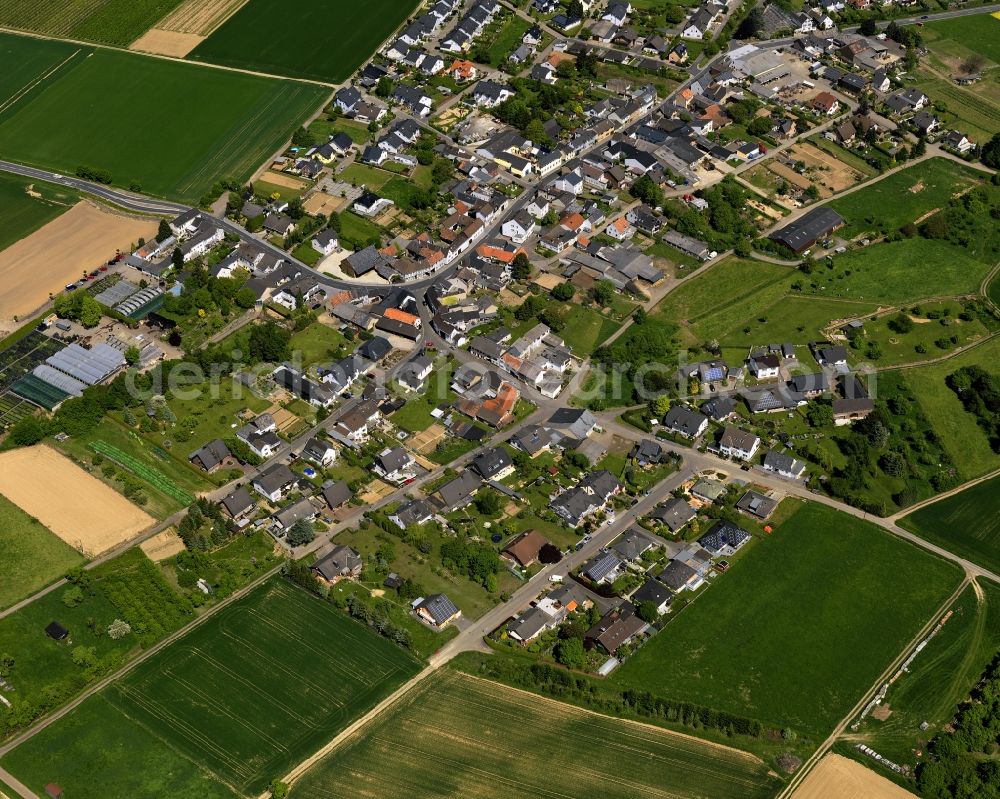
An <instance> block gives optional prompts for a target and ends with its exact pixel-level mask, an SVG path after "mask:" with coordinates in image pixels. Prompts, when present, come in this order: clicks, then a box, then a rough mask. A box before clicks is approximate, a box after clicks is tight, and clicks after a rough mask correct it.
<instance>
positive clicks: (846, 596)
mask: <svg viewBox="0 0 1000 799" xmlns="http://www.w3.org/2000/svg"><path fill="white" fill-rule="evenodd" d="M785 501H786V502H789V501H790V500H785ZM750 546H751V547H752V549H751V550H750V551H748V552H747V553H746V554H745V555H744V556H743V558H742V559H741V562H740V563H739V564H737V565H736V566H734V568H733V569H732V570H731V571H730V572H729V573H727V574H725V575H722V576H720V577H718V578H717V579H716V583H717V584H715V585H712V586H710V587H709V588H708V589H707V590H706V591H705V593H704V595H703V596H700V597H698V598H697V600H696V601H695V602H694V603H693V604H691V605H690V606H688V607H687V608H685V609H684V610H683V611H681V613H680V614H678V616H677V617H676V618H674V619H673V620H672V621H670V622H669V623H668V624H667V626H666V627H665V628H664V630H663V631H662V632H660V633H659V634H658V635H657V636H656V637H655V638H654V639H653V640H652V641H650V642H649V643H647V644H646V645H645V646H644V647H643V648H642V649H640V650H639V652H638V653H637V654H636V655H634V656H633V657H632V658H631V659H630V660H628V661H626V663H625V664H624V665H622V666H621V668H620V669H619V670H618V671H617V672H615V674H614V675H613V676H612V677H611V680H612V682H614V683H617V684H619V685H621V686H622V687H635V688H639V689H645V690H649V691H651V692H653V693H654V694H658V695H662V696H664V697H670V698H676V699H685V700H689V701H693V702H698V703H701V704H705V705H708V706H710V707H715V708H718V709H719V710H727V711H730V712H733V713H739V714H742V715H745V716H752V717H756V718H758V719H760V720H761V721H763V722H765V723H769V724H773V725H776V726H779V727H790V728H792V729H793V730H796V731H798V732H799V733H808V734H810V735H812V736H816V737H817V738H818V737H820V736H823V735H825V734H826V733H827V732H829V730H830V729H832V728H833V726H834V725H835V724H836V723H837V722H838V721H839V720H840V719H841V718H843V716H844V715H845V714H846V713H847V712H848V711H849V710H850V708H851V707H852V706H853V705H854V704H855V703H856V702H857V701H858V699H860V698H861V695H862V694H863V693H864V692H865V691H866V690H867V689H868V688H869V687H871V685H872V684H873V683H874V682H875V680H876V679H877V678H878V675H879V673H880V672H881V671H882V670H883V669H884V668H885V667H886V666H888V664H889V662H890V661H891V660H892V659H893V658H894V657H895V656H896V655H898V654H899V653H900V652H901V651H902V649H903V648H904V647H905V645H906V643H907V642H908V641H909V640H910V639H911V637H912V636H913V635H915V634H916V632H917V631H918V630H919V629H920V627H921V626H922V625H923V624H924V623H925V622H926V621H927V620H928V619H929V618H930V617H931V615H932V614H933V613H934V611H935V610H937V608H938V607H939V605H940V603H941V602H943V601H944V600H945V599H946V598H947V596H948V594H949V593H950V592H951V591H952V590H954V587H955V585H956V584H957V582H958V580H959V572H958V570H957V569H956V568H955V567H954V566H953V565H952V564H950V563H946V562H945V561H942V560H938V559H937V558H935V557H932V556H930V555H928V554H926V553H925V552H923V551H921V550H920V549H918V548H917V547H915V546H912V545H910V544H907V543H904V542H902V541H900V540H899V539H897V538H894V537H892V536H891V535H889V534H887V533H884V532H882V531H881V530H879V529H878V528H876V527H874V526H872V525H869V524H866V523H865V522H862V521H861V520H859V519H856V518H854V517H852V516H848V515H846V514H842V513H840V512H838V511H836V510H833V509H831V508H828V507H825V506H822V505H813V504H808V505H804V506H803V507H801V508H800V509H799V510H797V511H796V512H795V513H794V514H793V515H792V516H791V517H790V518H789V519H788V521H786V522H784V524H782V525H780V526H779V528H778V529H777V531H776V532H775V533H774V534H773V535H771V536H769V537H767V538H765V539H763V540H759V541H756V542H754V543H752V544H751V545H750ZM887 596H891V597H893V601H892V602H885V601H884V599H885V597H887Z"/></svg>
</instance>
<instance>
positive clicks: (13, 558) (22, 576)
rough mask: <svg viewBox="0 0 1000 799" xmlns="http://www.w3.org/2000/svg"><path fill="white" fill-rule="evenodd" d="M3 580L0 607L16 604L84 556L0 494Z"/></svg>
mask: <svg viewBox="0 0 1000 799" xmlns="http://www.w3.org/2000/svg"><path fill="white" fill-rule="evenodd" d="M0 552H3V575H4V576H3V580H2V581H0V609H2V608H6V607H9V606H10V605H13V604H14V603H15V602H17V601H18V600H20V599H23V598H24V597H26V596H28V595H29V594H31V593H32V592H34V591H37V590H38V589H39V588H42V587H43V586H45V585H47V584H49V583H50V582H52V581H53V580H55V579H56V578H58V577H61V576H62V575H63V574H65V573H66V572H67V571H69V570H70V569H72V568H73V567H74V566H79V565H80V564H81V563H83V556H82V555H81V554H80V553H79V552H77V551H76V550H75V549H73V547H71V546H70V545H69V544H67V543H66V542H64V541H62V540H61V539H60V538H59V537H58V536H56V535H53V534H52V533H51V532H50V531H49V530H47V529H45V527H44V526H43V525H42V524H41V523H40V522H39V521H38V520H37V519H33V518H32V517H31V516H29V515H28V514H26V513H25V512H24V511H22V510H21V509H20V508H19V507H17V505H15V504H14V503H13V502H10V501H9V500H8V499H6V498H5V497H2V496H0Z"/></svg>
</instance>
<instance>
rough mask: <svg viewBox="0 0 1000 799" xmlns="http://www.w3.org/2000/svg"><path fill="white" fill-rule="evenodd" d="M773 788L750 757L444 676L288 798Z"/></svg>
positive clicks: (621, 794)
mask: <svg viewBox="0 0 1000 799" xmlns="http://www.w3.org/2000/svg"><path fill="white" fill-rule="evenodd" d="M776 786H777V783H776V782H775V781H774V780H773V779H772V778H770V777H769V776H768V774H767V769H766V767H765V766H764V764H763V763H762V762H761V761H760V760H758V759H757V758H755V757H753V756H751V755H747V754H744V753H742V752H739V751H736V750H733V749H728V748H724V747H716V746H713V745H711V744H706V743H702V742H700V741H697V740H695V739H693V738H689V737H686V736H684V737H682V736H678V735H673V734H671V733H668V732H665V731H662V730H658V729H654V728H652V727H647V726H643V725H638V724H633V723H631V722H627V721H621V720H619V719H614V718H610V717H608V716H601V715H598V714H596V713H589V712H587V711H584V710H580V709H578V708H575V707H572V706H570V705H565V704H562V703H560V702H555V701H553V700H551V699H545V698H542V697H538V696H535V695H532V694H525V693H523V692H520V691H516V690H514V689H510V688H506V687H504V686H501V685H497V684H495V683H491V682H487V681H484V680H479V679H477V678H474V677H469V676H466V675H462V674H458V673H456V672H452V671H443V672H442V673H439V674H436V675H434V676H433V677H431V678H429V679H427V680H425V681H424V682H423V683H422V684H421V685H420V686H418V687H417V688H415V689H414V690H413V691H411V692H410V693H409V694H407V695H406V696H405V697H404V698H403V699H402V700H401V701H400V702H399V703H398V704H397V705H396V706H395V707H393V708H392V709H391V710H390V711H388V712H387V713H385V714H383V715H382V716H381V717H380V718H379V719H376V720H375V721H374V722H373V723H372V724H371V725H370V726H369V727H367V728H366V729H365V730H364V731H363V734H361V735H358V736H356V737H354V738H353V739H351V740H350V741H348V742H347V743H345V744H344V745H343V746H341V747H339V748H338V749H336V750H335V751H334V752H333V753H331V754H330V755H329V756H327V757H326V758H324V759H323V760H322V761H321V762H320V763H319V764H318V765H316V766H315V767H314V768H313V769H312V770H311V771H309V772H307V773H306V775H305V776H304V777H303V778H302V779H301V780H300V781H299V782H297V783H296V784H295V786H294V787H293V789H292V793H291V796H292V797H293V799H305V797H319V796H379V797H384V798H385V799H393V798H394V797H406V798H407V799H423V797H432V796H462V797H466V798H467V799H476V798H477V797H487V796H498V795H502V796H517V797H521V799H535V798H537V799H543V797H544V798H545V799H551V798H552V797H568V796H601V797H606V799H639V798H640V797H650V796H661V797H666V796H678V797H679V796H692V797H693V796H698V797H701V799H728V798H729V797H741V799H753V797H764V796H770V795H772V793H773V791H774V790H775V788H776Z"/></svg>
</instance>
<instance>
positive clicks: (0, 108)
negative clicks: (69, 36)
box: [0, 48, 83, 115]
mask: <svg viewBox="0 0 1000 799" xmlns="http://www.w3.org/2000/svg"><path fill="white" fill-rule="evenodd" d="M81 52H83V50H82V48H77V49H76V50H74V51H73V52H72V53H70V54H69V55H68V56H66V58H64V59H63V60H62V61H60V62H59V63H58V64H56V65H55V66H54V67H52V68H51V69H50V70H49V71H48V72H44V73H42V74H41V75H39V76H38V77H37V78H35V79H34V80H33V81H29V82H28V83H27V84H25V85H24V86H22V87H21V89H20V90H19V91H18V92H16V93H15V94H12V95H11V96H10V97H8V98H7V99H6V100H4V101H3V102H2V103H0V115H2V114H4V113H6V111H7V109H9V108H13V107H14V106H15V105H17V103H18V101H19V100H20V99H21V98H22V97H24V95H26V94H27V93H28V92H30V91H31V90H32V89H34V88H35V87H36V86H37V85H38V84H40V83H42V82H43V81H47V80H48V79H49V78H50V77H51V76H52V75H53V74H54V73H56V72H58V71H59V70H60V69H62V68H63V67H64V66H65V65H66V62H68V61H71V60H72V59H74V58H76V57H77V56H78V55H79V54H80V53H81Z"/></svg>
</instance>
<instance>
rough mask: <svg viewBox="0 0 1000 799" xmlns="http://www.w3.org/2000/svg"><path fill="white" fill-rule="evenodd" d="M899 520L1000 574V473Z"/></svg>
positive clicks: (920, 533) (937, 542)
mask: <svg viewBox="0 0 1000 799" xmlns="http://www.w3.org/2000/svg"><path fill="white" fill-rule="evenodd" d="M899 524H900V526H901V527H905V528H906V529H907V530H910V531H911V532H914V533H916V534H917V535H919V536H920V537H921V538H923V539H926V540H927V541H930V542H931V543H933V544H937V545H938V546H941V547H944V548H945V549H947V550H948V551H949V552H954V553H955V554H956V555H960V556H961V557H963V558H966V559H968V560H971V561H972V562H973V563H978V564H979V565H980V566H984V567H985V568H987V569H989V570H990V571H993V572H995V573H998V574H1000V477H994V478H992V479H991V480H986V481H984V482H982V483H977V484H976V485H974V486H972V487H971V488H967V489H965V490H964V491H962V492H960V493H958V494H953V495H952V496H950V497H946V498H945V499H942V500H939V501H938V502H934V503H932V504H930V505H925V506H924V507H923V508H920V509H919V510H917V511H914V512H913V513H911V514H910V515H909V516H904V517H903V518H902V519H900V520H899Z"/></svg>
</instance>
